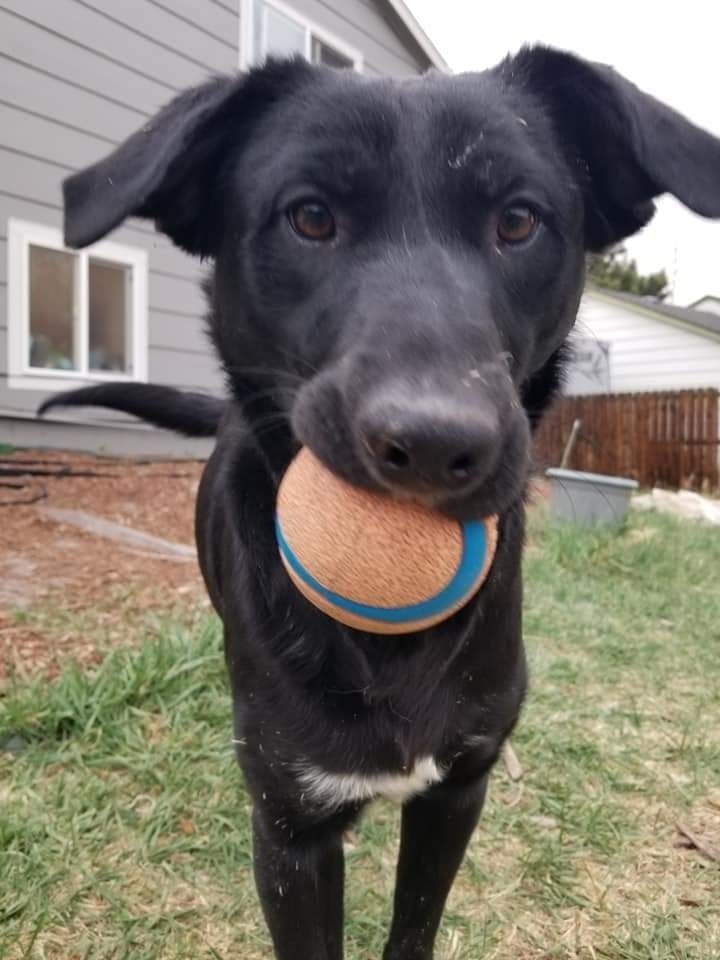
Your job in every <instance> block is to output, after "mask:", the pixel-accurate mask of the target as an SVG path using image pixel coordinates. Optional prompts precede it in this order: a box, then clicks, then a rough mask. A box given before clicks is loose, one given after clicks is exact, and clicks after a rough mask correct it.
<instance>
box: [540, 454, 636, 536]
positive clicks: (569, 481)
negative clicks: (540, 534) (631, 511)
mask: <svg viewBox="0 0 720 960" xmlns="http://www.w3.org/2000/svg"><path fill="white" fill-rule="evenodd" d="M545 476H546V477H547V478H548V479H549V480H550V484H551V497H550V512H551V513H552V515H553V516H554V517H558V518H559V519H561V520H570V521H572V522H573V523H579V524H585V525H591V524H596V523H613V524H619V523H622V522H623V520H624V519H625V517H626V515H627V511H628V507H629V506H630V497H631V496H632V494H633V492H634V491H635V490H637V488H638V484H637V481H635V480H627V479H626V478H625V477H606V476H604V475H603V474H601V473H582V472H580V471H578V470H561V469H560V468H559V467H553V468H552V469H550V470H547V471H546V472H545Z"/></svg>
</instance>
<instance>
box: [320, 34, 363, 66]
mask: <svg viewBox="0 0 720 960" xmlns="http://www.w3.org/2000/svg"><path fill="white" fill-rule="evenodd" d="M312 61H313V63H322V64H324V65H325V66H326V67H335V68H336V69H337V70H347V69H352V67H353V66H354V64H353V61H352V60H350V59H349V58H348V57H345V56H343V54H342V53H338V52H337V50H335V49H334V48H333V47H331V46H329V45H328V44H327V43H323V42H322V40H318V38H317V37H313V38H312Z"/></svg>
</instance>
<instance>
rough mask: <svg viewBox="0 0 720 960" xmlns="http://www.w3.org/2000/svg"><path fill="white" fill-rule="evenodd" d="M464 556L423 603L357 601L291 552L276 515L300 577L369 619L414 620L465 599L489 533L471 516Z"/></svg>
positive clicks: (282, 542) (287, 552)
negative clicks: (329, 585)
mask: <svg viewBox="0 0 720 960" xmlns="http://www.w3.org/2000/svg"><path fill="white" fill-rule="evenodd" d="M461 529H462V559H461V561H460V566H459V567H458V569H457V572H456V573H455V576H454V577H453V578H452V580H451V581H450V583H448V585H447V586H446V587H444V588H443V589H442V590H441V591H440V593H437V594H435V596H434V597H430V598H429V599H428V600H423V601H421V602H420V603H412V604H409V605H408V606H404V607H376V606H373V605H372V604H367V603H356V602H355V601H354V600H348V598H347V597H343V596H341V595H340V594H339V593H333V591H332V590H328V589H327V587H324V586H323V585H322V584H321V583H320V582H319V581H318V580H316V579H315V577H313V576H312V575H311V574H309V573H308V571H307V570H306V569H305V567H303V565H302V564H301V563H300V561H299V560H298V558H297V557H296V556H295V554H294V553H293V552H292V550H291V548H290V545H289V544H288V542H287V541H286V540H285V537H284V536H283V532H282V529H281V527H280V520H279V519H278V518H276V519H275V535H276V537H277V541H278V545H279V546H280V551H281V553H282V555H283V558H284V559H285V562H286V563H287V564H288V566H290V567H291V568H292V570H293V571H294V572H295V574H296V575H297V576H298V578H299V579H300V580H302V582H303V583H304V584H306V585H307V586H308V587H310V588H311V589H312V590H314V591H315V592H316V593H318V594H319V595H320V596H321V597H323V598H324V599H325V600H327V601H328V602H329V603H331V604H333V605H334V606H336V607H338V608H339V609H340V610H345V611H346V612H348V613H353V614H355V615H356V616H358V617H363V618H365V619H366V620H377V621H379V622H380V623H406V622H409V621H414V620H424V619H425V618H429V617H434V616H437V615H438V614H442V613H443V611H444V610H448V609H450V608H451V607H452V606H453V605H454V604H455V603H458V602H460V601H461V600H462V599H464V598H465V597H466V596H467V595H468V593H469V591H470V590H471V589H472V587H473V585H474V584H475V581H476V580H477V578H478V577H479V575H480V572H481V570H482V568H483V564H484V563H485V552H486V550H487V537H486V534H485V524H484V523H482V522H480V521H477V520H471V521H468V522H467V523H463V524H462V527H461Z"/></svg>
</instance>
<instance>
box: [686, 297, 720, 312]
mask: <svg viewBox="0 0 720 960" xmlns="http://www.w3.org/2000/svg"><path fill="white" fill-rule="evenodd" d="M690 309H691V310H703V311H704V312H705V313H716V314H718V316H720V297H701V298H700V299H699V300H696V301H695V303H691V304H690Z"/></svg>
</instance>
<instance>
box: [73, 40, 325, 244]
mask: <svg viewBox="0 0 720 960" xmlns="http://www.w3.org/2000/svg"><path fill="white" fill-rule="evenodd" d="M310 69H311V68H310V67H309V66H308V65H307V64H306V63H305V61H303V60H300V59H295V60H289V61H275V62H273V61H270V62H269V63H268V64H267V65H266V66H265V67H262V68H260V69H258V70H255V71H252V72H251V73H250V74H248V75H246V76H240V75H236V76H224V77H217V78H215V79H213V80H210V81H209V82H207V83H205V84H203V85H202V86H199V87H195V88H193V89H191V90H187V91H186V92H185V93H181V94H180V95H179V96H177V97H176V98H175V99H174V100H172V101H171V102H170V103H169V104H168V105H167V106H165V107H164V108H163V109H162V110H160V112H159V113H158V114H157V115H156V116H155V117H154V118H153V119H151V120H150V121H149V122H148V123H147V124H146V125H145V126H144V127H143V128H142V129H140V130H138V131H137V133H135V134H133V135H132V136H131V137H130V138H129V139H127V140H126V141H125V142H124V143H122V144H121V145H120V146H119V147H118V148H117V150H115V151H114V152H113V153H111V154H110V155H109V156H108V157H106V158H105V159H103V160H100V161H99V162H98V163H96V164H95V165H94V166H91V167H88V168H87V169H86V170H82V171H80V173H76V174H74V175H73V176H71V177H68V178H67V180H65V182H64V183H63V193H64V200H65V242H66V243H67V244H68V246H70V247H84V246H87V244H89V243H93V242H94V241H95V240H99V239H100V238H101V237H103V236H105V234H106V233H108V232H109V231H110V230H112V229H113V228H114V227H117V226H118V225H119V224H120V223H121V222H122V221H123V220H124V219H125V218H126V217H129V216H138V217H147V218H149V219H151V220H154V221H155V222H156V224H157V226H158V228H159V229H160V230H162V231H163V232H164V233H166V234H167V235H168V236H169V237H170V238H171V239H172V240H173V241H174V242H175V243H176V244H177V245H178V246H180V247H182V248H183V249H185V250H187V251H188V252H189V253H193V254H198V255H200V256H210V255H212V254H213V252H214V250H215V245H216V244H217V242H218V239H219V234H220V232H221V231H220V230H219V229H218V227H219V226H220V223H219V218H220V217H221V214H222V208H223V204H222V199H221V198H220V197H219V193H218V191H219V188H220V185H221V180H222V178H221V176H220V173H221V171H222V169H223V162H224V161H225V160H226V159H227V156H228V150H229V148H230V147H231V146H232V145H234V144H235V143H237V142H241V141H242V139H243V137H244V136H246V135H247V131H248V129H249V124H251V123H252V121H253V119H255V118H256V117H257V116H259V115H260V114H261V113H262V112H263V111H264V110H266V109H267V108H268V107H269V106H270V105H271V104H272V103H273V102H276V101H277V100H279V99H280V98H281V97H283V96H284V95H286V94H287V93H289V92H290V91H291V90H292V89H294V88H296V87H297V85H298V83H300V82H301V81H302V79H303V78H304V77H305V76H307V75H308V73H309V71H310Z"/></svg>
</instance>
